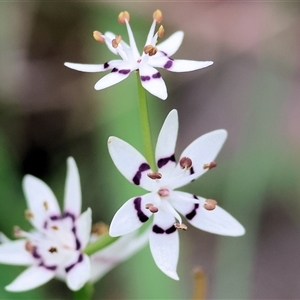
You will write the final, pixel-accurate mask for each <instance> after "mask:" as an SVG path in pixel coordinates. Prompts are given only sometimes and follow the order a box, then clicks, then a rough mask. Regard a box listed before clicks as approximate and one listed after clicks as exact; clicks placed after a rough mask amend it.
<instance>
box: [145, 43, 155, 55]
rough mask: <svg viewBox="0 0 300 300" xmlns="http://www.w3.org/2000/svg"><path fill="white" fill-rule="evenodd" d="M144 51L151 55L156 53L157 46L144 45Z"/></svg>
mask: <svg viewBox="0 0 300 300" xmlns="http://www.w3.org/2000/svg"><path fill="white" fill-rule="evenodd" d="M144 52H145V53H146V54H149V56H153V55H155V54H156V53H157V48H156V47H154V46H152V45H147V46H145V47H144Z"/></svg>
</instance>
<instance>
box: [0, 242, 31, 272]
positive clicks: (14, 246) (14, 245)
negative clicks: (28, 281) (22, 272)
mask: <svg viewBox="0 0 300 300" xmlns="http://www.w3.org/2000/svg"><path fill="white" fill-rule="evenodd" d="M25 244H26V240H17V241H8V242H6V243H5V244H2V245H0V262H1V263H3V264H9V265H23V266H27V265H30V264H32V263H33V262H34V259H33V257H32V255H31V254H30V253H29V252H28V251H26V250H25Z"/></svg>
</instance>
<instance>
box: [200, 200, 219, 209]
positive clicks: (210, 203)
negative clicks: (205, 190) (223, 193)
mask: <svg viewBox="0 0 300 300" xmlns="http://www.w3.org/2000/svg"><path fill="white" fill-rule="evenodd" d="M216 206H217V201H216V200H213V199H206V200H205V203H204V205H203V207H204V208H205V209H206V210H214V209H215V208H216Z"/></svg>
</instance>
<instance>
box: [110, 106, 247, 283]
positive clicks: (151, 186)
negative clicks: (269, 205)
mask: <svg viewBox="0 0 300 300" xmlns="http://www.w3.org/2000/svg"><path fill="white" fill-rule="evenodd" d="M177 133H178V115H177V111H176V110H172V111H171V112H170V113H169V115H168V116H167V118H166V120H165V122H164V124H163V126H162V129H161V131H160V133H159V136H158V141H157V145H156V151H155V159H156V164H157V168H158V172H155V171H154V170H151V168H150V165H149V164H148V162H147V161H146V159H145V158H144V157H143V156H142V155H141V154H140V153H139V152H138V151H137V150H136V149H135V148H133V147H132V146H131V145H129V144H128V143H126V142H125V141H123V140H121V139H119V138H116V137H110V138H109V140H108V148H109V153H110V155H111V158H112V160H113V162H114V163H115V165H116V167H117V168H118V169H119V171H120V172H121V173H122V174H123V175H124V176H125V177H126V178H127V179H128V180H129V181H130V182H131V183H133V184H135V185H138V186H140V187H142V188H144V189H145V190H147V191H149V193H147V194H145V195H143V196H137V197H133V198H131V199H129V200H128V201H127V202H126V203H125V204H124V205H123V206H122V207H121V208H120V209H119V210H118V211H117V213H116V214H115V216H114V217H113V220H112V222H111V226H110V232H109V233H110V235H111V236H120V235H124V234H127V233H129V232H131V231H134V230H136V229H137V228H139V227H140V226H141V225H143V224H144V223H145V222H147V221H148V219H149V218H150V217H151V215H152V214H153V215H154V218H153V225H152V231H151V233H150V237H149V238H150V249H151V252H152V255H153V258H154V260H155V263H156V264H157V266H158V267H159V268H160V269H161V270H162V271H163V272H164V273H165V274H167V275H168V276H170V277H171V278H173V279H176V280H178V279H179V278H178V275H177V273H176V266H177V261H178V255H179V239H178V230H177V229H184V230H186V228H187V227H186V226H185V225H184V224H183V223H182V221H181V216H180V215H179V213H180V214H181V215H183V216H185V217H186V219H187V220H188V222H189V223H190V224H192V225H193V226H195V227H197V228H199V229H202V230H205V231H208V232H211V233H215V234H220V235H228V236H239V235H243V234H244V232H245V230H244V228H243V226H242V225H241V224H240V223H239V222H238V221H237V220H236V219H234V218H233V217H232V216H231V215H230V214H229V213H227V212H226V211H225V210H223V209H222V208H220V207H219V206H216V201H214V200H210V199H204V198H202V197H199V196H196V195H192V194H189V193H185V192H180V191H175V189H176V188H179V187H182V186H184V185H186V184H188V183H189V182H191V181H193V180H195V179H197V178H198V177H199V176H201V175H202V174H204V173H205V172H207V170H209V169H211V168H213V167H215V166H216V163H215V162H214V159H215V157H216V156H217V154H218V153H219V151H220V149H221V148H222V146H223V143H224V142H225V140H226V137H227V132H226V130H224V129H219V130H215V131H212V132H209V133H207V134H205V135H202V136H200V137H199V138H197V139H196V140H195V141H193V142H192V143H191V144H190V145H189V146H188V147H187V148H186V149H185V150H184V151H183V152H182V154H181V156H180V158H179V163H176V160H175V154H174V153H175V144H176V139H177ZM178 212H179V213H178ZM176 220H177V221H176Z"/></svg>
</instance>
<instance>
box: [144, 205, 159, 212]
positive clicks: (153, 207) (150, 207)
mask: <svg viewBox="0 0 300 300" xmlns="http://www.w3.org/2000/svg"><path fill="white" fill-rule="evenodd" d="M145 208H146V209H149V210H150V211H151V212H152V213H153V214H155V213H157V212H158V208H157V207H156V206H154V205H153V204H152V203H147V204H146V205H145Z"/></svg>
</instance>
